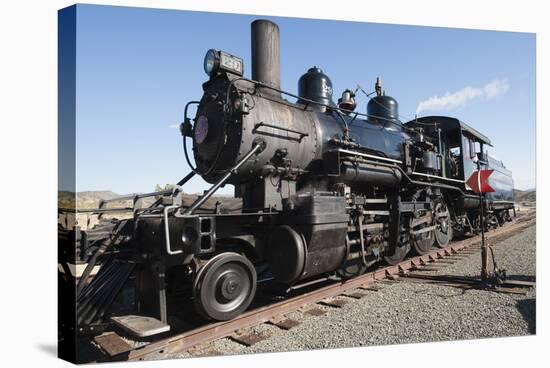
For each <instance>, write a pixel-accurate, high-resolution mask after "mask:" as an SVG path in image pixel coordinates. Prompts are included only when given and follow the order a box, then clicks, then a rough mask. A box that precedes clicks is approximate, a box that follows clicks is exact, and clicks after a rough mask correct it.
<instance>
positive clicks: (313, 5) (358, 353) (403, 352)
mask: <svg viewBox="0 0 550 368" xmlns="http://www.w3.org/2000/svg"><path fill="white" fill-rule="evenodd" d="M95 3H97V4H112V5H132V6H144V7H156V8H173V9H186V10H203V11H204V10H206V11H218V12H231V13H248V14H270V15H280V16H295V17H308V18H326V19H341V20H356V21H370V22H380V23H400V24H414V25H431V26H445V27H460V28H475V29H491V30H507V31H522V32H536V33H537V82H538V83H537V117H538V119H537V120H538V125H537V157H538V158H539V160H538V163H539V164H540V163H542V164H540V165H538V172H537V188H538V189H539V192H538V193H537V199H538V204H539V205H538V209H539V210H538V224H539V229H538V232H537V244H538V257H537V270H538V275H537V310H538V313H537V336H536V337H523V338H504V339H486V340H479V341H465V342H448V343H436V344H416V345H397V346H384V347H370V348H356V349H339V350H319V351H309V352H302V353H284V354H262V355H254V356H233V357H216V358H202V359H199V360H197V359H194V360H173V361H161V362H155V363H145V364H147V366H149V365H152V366H158V367H160V366H162V367H176V366H177V367H182V366H184V367H186V366H187V367H190V366H197V365H200V366H206V367H228V366H239V367H255V368H257V367H259V366H262V367H279V366H280V365H281V364H285V365H286V366H289V365H292V366H299V365H302V366H306V367H314V366H319V367H342V366H343V365H344V364H346V365H347V364H351V365H354V364H358V365H364V366H366V365H368V366H369V367H374V366H375V365H376V364H389V365H390V366H397V365H402V366H407V367H409V366H423V367H431V366H434V367H442V366H445V367H468V366H478V365H480V362H481V361H482V360H483V362H484V364H490V365H491V366H503V367H508V366H515V367H521V366H525V365H526V364H529V363H532V362H534V361H535V359H537V358H538V359H541V358H543V356H547V354H544V353H545V350H544V349H545V348H546V349H547V346H548V341H547V340H548V336H549V334H550V330H549V329H550V327H549V323H548V321H549V318H548V317H547V316H546V315H545V313H544V312H545V309H546V311H547V310H548V305H547V300H548V293H549V290H548V277H547V276H548V272H547V271H546V270H545V268H544V267H543V263H546V264H548V251H547V250H545V249H544V248H546V247H545V246H546V245H547V244H545V241H547V240H548V238H549V237H548V235H545V234H543V231H544V228H545V224H546V223H547V222H548V219H549V217H548V207H546V208H545V205H548V198H549V196H548V190H547V189H546V187H545V185H544V184H545V183H548V174H547V173H545V170H544V166H545V165H544V158H545V157H549V154H550V152H549V146H550V145H549V144H544V142H545V141H546V140H547V139H548V138H549V134H548V132H549V130H548V127H547V124H545V122H547V121H548V116H549V107H548V104H546V106H545V105H544V104H543V101H546V102H548V101H549V100H550V94H549V87H548V75H549V69H548V68H549V67H550V41H549V40H550V29H549V28H550V27H549V26H548V17H547V14H548V11H547V10H546V9H545V7H544V4H545V2H544V1H530V0H524V1H521V2H517V1H516V2H505V1H494V2H493V1H479V0H478V1H470V0H461V1H452V2H450V1H441V0H439V1H428V0H425V1H421V0H416V1H410V0H409V1H407V0H393V1H380V0H377V1H350V0H343V1H326V2H324V1H315V2H314V1H311V2H306V1H302V2H298V1H287V0H276V1H271V0H270V1H265V0H264V1H258V0H256V1H236V0H235V1H223V2H222V1H214V0H201V1H197V0H190V1H176V0H172V1H160V0H159V1H131V0H127V1H122V0H121V1H95ZM71 4H72V3H71V2H69V1H56V0H48V1H14V0H11V1H2V2H1V3H0V17H1V20H0V40H1V42H0V65H1V67H0V91H1V99H0V152H1V155H0V163H1V166H0V175H1V179H0V185H1V191H0V193H1V197H2V208H1V209H0V216H1V222H0V224H1V225H0V232H1V234H0V361H3V362H2V363H3V364H2V366H4V367H12V366H23V365H24V366H36V367H50V366H67V365H68V363H64V362H62V361H60V360H57V358H56V357H55V346H56V341H57V331H56V328H57V326H56V315H57V311H56V309H57V305H56V299H57V298H56V292H57V291H56V270H57V267H56V263H57V261H56V254H57V246H56V244H57V240H56V237H57V230H56V217H57V205H56V201H57V168H56V166H57V156H56V155H57V141H56V140H57V132H56V129H57V126H56V121H57V111H56V110H57V102H56V100H57V92H56V88H57V87H56V83H57V10H58V9H60V8H62V7H65V6H68V5H71ZM544 82H546V83H544ZM518 129H521V122H518ZM546 172H548V171H546ZM14 190H17V192H13V193H12V192H10V191H14ZM540 362H541V363H539V364H537V366H538V365H543V364H544V363H543V362H544V360H540ZM0 364H1V363H0ZM128 364H129V363H118V364H117V365H116V366H117V367H125V366H132V367H138V366H144V365H143V363H133V365H128ZM103 366H105V367H106V366H111V364H109V365H103ZM113 366H114V365H113Z"/></svg>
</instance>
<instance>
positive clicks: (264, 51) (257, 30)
mask: <svg viewBox="0 0 550 368" xmlns="http://www.w3.org/2000/svg"><path fill="white" fill-rule="evenodd" d="M251 30H252V40H251V41H252V79H254V80H257V81H258V82H262V83H265V84H267V85H269V86H271V87H275V88H277V89H281V49H280V41H279V27H278V26H277V25H276V24H275V23H273V22H271V21H269V20H264V19H259V20H255V21H254V22H252V24H251ZM264 91H265V92H266V93H270V94H272V95H274V96H279V97H280V96H281V94H280V93H279V92H277V91H274V90H272V89H267V88H266V89H265V90H264Z"/></svg>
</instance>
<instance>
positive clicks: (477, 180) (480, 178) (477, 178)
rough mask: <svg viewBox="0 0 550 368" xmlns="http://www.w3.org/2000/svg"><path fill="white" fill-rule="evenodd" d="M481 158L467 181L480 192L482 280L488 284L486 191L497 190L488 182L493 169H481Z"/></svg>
mask: <svg viewBox="0 0 550 368" xmlns="http://www.w3.org/2000/svg"><path fill="white" fill-rule="evenodd" d="M481 163H482V162H481V160H480V159H479V158H478V160H477V171H475V172H474V173H473V174H472V175H471V176H470V178H469V179H468V180H467V181H466V184H468V185H469V186H470V187H471V188H472V191H474V192H475V193H478V194H479V225H480V227H481V282H482V283H484V284H487V283H488V281H489V266H488V263H489V259H488V256H489V252H488V250H487V242H486V241H485V214H484V209H485V208H484V207H485V200H484V199H485V198H484V196H483V194H484V193H489V192H494V191H495V190H494V189H493V188H491V186H490V185H489V184H488V183H487V179H488V178H489V176H490V175H491V174H492V172H493V170H481Z"/></svg>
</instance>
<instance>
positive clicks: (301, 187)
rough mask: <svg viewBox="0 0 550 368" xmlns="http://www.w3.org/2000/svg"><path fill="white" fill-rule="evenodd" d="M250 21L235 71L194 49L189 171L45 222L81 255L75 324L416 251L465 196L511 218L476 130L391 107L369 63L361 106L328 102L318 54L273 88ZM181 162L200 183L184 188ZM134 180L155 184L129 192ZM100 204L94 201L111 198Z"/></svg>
mask: <svg viewBox="0 0 550 368" xmlns="http://www.w3.org/2000/svg"><path fill="white" fill-rule="evenodd" d="M251 30H252V34H251V35H252V37H251V41H252V44H251V46H252V59H251V62H252V78H251V79H249V78H245V77H244V76H243V70H244V64H243V59H241V58H239V57H237V56H234V55H231V54H229V53H227V52H224V51H219V50H209V51H208V52H207V54H206V56H205V59H204V69H205V72H206V73H207V75H208V80H207V81H206V82H205V83H204V84H203V85H202V89H203V95H202V98H201V99H200V100H199V101H191V102H189V103H188V104H187V105H186V106H185V120H184V122H183V123H182V124H181V127H180V130H181V133H182V135H183V141H184V149H185V154H186V158H187V161H188V164H189V166H190V167H191V170H192V172H191V173H189V174H188V175H187V176H186V177H185V178H184V179H182V180H181V181H180V182H179V183H178V185H176V186H174V187H172V188H170V189H168V190H165V191H161V192H155V193H149V194H144V195H136V196H133V197H132V199H133V200H134V202H135V204H136V206H135V207H134V208H132V209H131V211H132V216H131V217H130V218H128V219H110V220H102V221H101V222H100V223H99V224H97V225H95V226H93V227H91V228H90V229H81V228H79V227H74V228H73V229H70V230H66V231H64V232H63V234H62V236H61V237H60V241H61V243H63V244H68V245H69V247H71V246H72V247H73V249H74V246H75V244H76V247H77V250H78V252H77V254H73V255H72V262H74V263H78V262H81V263H83V264H85V265H86V267H85V269H84V271H83V274H82V275H81V276H82V277H81V278H80V281H79V282H78V285H77V290H76V293H77V295H76V300H77V314H76V316H77V317H76V318H77V325H78V326H79V329H80V331H84V330H86V329H89V327H90V326H93V325H94V324H99V323H104V322H105V321H106V320H108V318H109V317H112V316H115V317H116V316H117V315H121V313H122V312H121V310H124V308H126V309H130V311H131V312H132V313H134V314H137V315H141V316H148V317H152V318H154V319H156V320H158V321H160V322H162V323H163V324H165V325H166V326H169V325H170V323H169V320H168V316H169V315H171V314H172V312H173V311H174V309H179V308H183V307H182V305H181V304H178V303H175V306H174V303H172V302H170V303H169V301H170V298H171V295H172V291H173V290H186V291H187V294H186V297H185V298H184V300H185V302H183V303H184V304H185V303H187V304H189V303H193V304H194V306H195V308H196V310H197V311H198V312H199V313H200V314H201V315H202V316H204V317H205V318H207V319H210V320H228V319H232V318H234V317H236V316H238V315H239V314H241V313H243V312H244V311H245V310H246V309H247V308H248V307H249V305H250V303H251V302H252V300H253V298H254V295H255V291H256V286H257V284H258V283H259V282H261V281H265V280H271V281H272V282H275V283H278V284H281V285H286V286H292V287H299V286H300V285H302V284H304V283H309V282H311V281H312V280H318V279H323V278H326V277H329V276H330V277H337V278H340V279H347V278H350V277H354V276H356V275H359V274H361V273H363V272H365V270H367V269H368V268H369V267H371V266H373V265H375V264H377V263H379V262H385V263H388V264H391V265H393V264H396V263H398V262H400V261H402V260H403V259H404V258H405V257H406V256H407V255H408V254H410V253H415V254H425V253H427V252H428V251H429V250H430V249H431V248H432V247H445V246H447V245H448V244H449V242H450V241H451V239H452V238H453V235H454V234H456V233H457V232H461V233H475V232H477V231H479V229H480V223H481V221H480V205H481V204H483V206H484V209H485V211H484V212H485V214H486V221H485V222H486V223H487V224H488V225H487V226H499V225H502V224H503V223H504V222H505V221H507V220H510V219H511V213H510V211H513V200H512V188H513V181H512V175H511V172H510V171H508V170H507V169H506V168H505V167H504V165H503V164H502V163H501V162H500V161H498V160H496V159H494V158H492V157H490V156H489V155H488V153H487V147H488V146H491V141H490V139H489V138H488V137H486V136H484V135H483V134H481V133H480V132H478V131H477V130H475V129H474V128H472V127H470V126H469V125H467V124H466V123H464V122H462V121H460V120H458V119H456V118H452V117H446V116H427V117H422V118H417V119H414V120H412V121H409V122H406V123H403V122H401V120H400V115H399V111H398V103H397V101H396V100H395V99H394V98H393V97H390V96H389V95H386V94H385V91H384V90H383V87H382V83H381V81H380V79H378V80H377V81H376V84H375V92H373V94H372V95H373V97H371V98H370V100H369V102H368V105H367V111H366V114H365V113H360V112H358V111H356V110H357V106H356V102H355V94H356V93H357V92H356V91H352V90H351V89H349V90H346V91H344V92H343V94H342V96H341V98H340V99H338V101H337V102H334V100H333V88H332V83H331V80H330V78H329V77H328V76H327V75H326V74H324V73H323V71H322V70H321V69H320V68H318V67H312V68H311V69H309V70H308V71H307V72H306V73H305V74H304V75H303V76H302V77H301V78H300V80H299V82H298V94H297V95H293V94H291V93H288V92H285V91H284V90H282V89H281V86H280V50H279V28H278V26H277V25H276V24H274V23H272V22H271V21H267V20H256V21H254V22H253V23H252V25H251ZM289 99H290V100H292V101H289ZM193 105H196V115H195V116H194V118H191V117H189V116H188V111H189V108H190V107H191V106H193ZM189 140H192V146H190V147H187V145H188V144H189V142H188V141H189ZM191 150H192V153H193V157H194V163H193V162H192V160H191V158H190V155H189V154H188V151H191ZM195 165H196V166H195ZM480 168H481V169H492V170H494V172H493V175H491V177H490V182H489V184H490V185H491V186H492V187H493V188H494V189H495V192H494V193H491V194H486V195H484V196H483V197H482V198H483V201H482V202H483V203H481V197H480V196H479V195H478V194H475V193H474V192H473V191H472V190H471V188H470V187H469V186H468V185H467V184H466V179H468V178H469V177H470V175H471V174H472V173H473V172H474V171H476V170H479V169H480ZM194 175H200V176H201V177H202V178H203V179H204V180H205V181H207V182H208V183H211V184H212V187H211V188H210V189H208V190H207V191H205V192H204V194H203V195H201V196H199V197H198V198H197V199H196V200H195V201H191V202H189V201H187V203H184V202H186V201H185V200H184V199H183V193H184V191H183V190H184V185H185V183H186V182H187V181H188V180H189V179H190V178H191V177H193V176H194ZM226 184H232V185H234V186H235V198H237V201H238V205H237V206H235V205H233V204H234V203H233V204H230V205H227V203H226V204H224V203H223V201H222V202H219V201H218V202H216V203H213V201H214V199H213V197H212V196H213V194H215V192H216V191H217V190H218V189H219V188H220V187H221V186H223V185H226ZM146 196H156V198H157V199H156V200H155V202H154V204H153V205H151V206H149V207H146V208H139V206H138V205H137V204H138V202H139V201H140V200H141V199H142V198H143V197H146ZM107 204H108V201H105V202H103V203H102V204H101V206H100V208H99V209H97V211H96V213H101V214H102V215H103V214H104V213H105V212H107V211H116V209H112V208H109V207H108V206H107ZM60 231H61V230H60ZM63 261H64V262H65V263H67V262H68V261H67V259H64V260H63ZM97 265H101V267H100V269H99V272H98V273H97V274H96V275H95V276H94V277H93V279H92V281H91V282H88V280H89V275H90V273H91V271H92V270H93V268H94V267H95V266H97ZM67 272H68V271H67ZM260 279H261V280H260ZM73 282H74V281H73ZM73 285H74V284H73ZM128 295H130V297H128ZM128 300H130V301H128ZM120 306H122V307H120ZM119 307H120V308H119ZM123 307H124V308H123ZM121 308H122V309H121ZM168 328H169V327H168ZM158 331H160V330H157V332H158ZM163 331H164V330H163ZM152 333H153V332H151V331H144V332H143V335H147V334H152Z"/></svg>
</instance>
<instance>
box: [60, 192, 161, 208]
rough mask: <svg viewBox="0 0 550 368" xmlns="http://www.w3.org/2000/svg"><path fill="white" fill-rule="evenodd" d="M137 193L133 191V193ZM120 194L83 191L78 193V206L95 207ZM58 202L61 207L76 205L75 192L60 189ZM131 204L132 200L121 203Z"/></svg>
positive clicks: (121, 204)
mask: <svg viewBox="0 0 550 368" xmlns="http://www.w3.org/2000/svg"><path fill="white" fill-rule="evenodd" d="M133 194H135V193H131V194H130V195H133ZM119 196H120V195H119V194H117V193H115V192H113V191H110V190H88V191H83V192H78V193H77V194H76V201H77V206H78V208H95V207H97V206H98V205H99V202H100V201H101V200H105V199H113V198H115V197H119ZM57 198H58V200H57V204H58V206H59V207H66V208H72V207H74V199H75V194H74V192H69V191H59V192H57ZM153 201H154V198H153V199H149V198H148V199H146V200H145V202H146V203H147V202H151V203H152V202H153ZM123 206H131V201H124V203H120V205H119V207H123Z"/></svg>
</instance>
